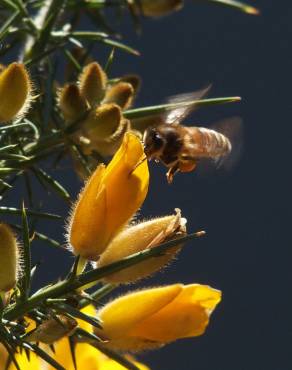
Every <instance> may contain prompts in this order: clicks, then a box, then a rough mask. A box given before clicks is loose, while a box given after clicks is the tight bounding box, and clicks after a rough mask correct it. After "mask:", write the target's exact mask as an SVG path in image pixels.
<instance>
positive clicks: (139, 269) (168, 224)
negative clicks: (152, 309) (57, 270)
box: [97, 209, 186, 284]
mask: <svg viewBox="0 0 292 370" xmlns="http://www.w3.org/2000/svg"><path fill="white" fill-rule="evenodd" d="M185 224H186V219H184V218H181V214H180V210H178V209H177V210H176V214H175V215H171V216H165V217H159V218H155V219H153V220H150V221H145V222H141V223H138V224H136V225H134V226H130V227H128V228H126V229H125V230H123V231H121V232H120V233H119V234H118V235H117V236H116V237H115V238H114V239H113V241H112V242H111V243H110V244H109V245H108V247H107V248H106V250H105V251H104V252H103V253H102V255H101V256H100V259H99V260H98V262H97V267H101V266H105V265H108V264H110V263H112V262H115V261H118V260H120V259H122V258H124V257H127V256H129V255H131V254H134V253H137V252H140V251H143V250H144V249H146V248H155V247H156V246H157V245H159V244H161V243H164V242H166V241H168V240H172V239H175V238H177V237H181V236H183V235H185V233H186V227H185ZM181 247H182V245H178V246H177V247H175V248H172V249H170V250H168V251H166V252H165V253H164V254H163V255H162V256H159V257H154V258H151V259H148V260H146V261H143V262H140V263H138V264H136V265H134V266H132V267H128V268H126V269H123V270H121V271H118V272H116V273H114V274H111V275H109V276H107V277H106V278H105V279H104V280H105V281H106V282H109V283H114V284H122V283H130V282H133V281H136V280H139V279H142V278H143V277H147V276H149V275H151V274H153V273H154V272H156V271H158V270H160V269H161V268H163V267H164V266H165V265H166V264H167V263H169V262H170V261H171V260H172V259H173V258H174V257H175V255H176V254H177V252H178V251H179V250H180V249H181Z"/></svg>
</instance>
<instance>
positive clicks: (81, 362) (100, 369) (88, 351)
mask: <svg viewBox="0 0 292 370" xmlns="http://www.w3.org/2000/svg"><path fill="white" fill-rule="evenodd" d="M82 312H84V313H86V314H87V315H91V316H93V315H94V314H95V308H94V307H93V306H87V307H86V308H84V309H82ZM77 321H78V324H79V327H81V328H82V329H84V330H86V331H88V332H92V327H91V325H89V324H88V323H86V322H85V321H82V320H77ZM54 348H55V353H53V352H52V350H51V349H49V348H48V347H46V346H43V347H42V349H43V350H45V351H46V352H47V353H48V354H49V355H50V356H51V357H52V358H53V359H54V360H56V361H57V362H58V363H59V364H60V365H61V366H63V367H64V368H65V369H66V370H75V367H74V362H73V359H72V356H71V350H70V345H69V341H68V338H62V339H61V340H59V341H57V342H56V343H55V344H54ZM75 356H76V362H77V368H78V370H126V368H125V367H123V366H121V365H120V364H118V363H117V362H116V361H114V360H112V359H110V358H108V357H107V356H105V355H104V354H103V353H101V352H100V351H99V350H98V349H96V348H94V347H93V346H91V345H90V344H87V343H77V344H76V347H75ZM7 357H8V356H7V352H6V350H5V348H4V347H3V346H2V345H1V344H0V370H4V369H5V364H6V360H7ZM15 357H16V360H17V362H18V364H19V366H20V369H21V370H28V369H29V370H42V369H46V370H54V369H55V368H54V367H52V366H51V365H49V364H47V363H46V362H45V361H44V360H42V359H41V358H40V357H37V356H36V355H35V354H34V353H30V361H28V359H27V357H26V354H25V352H24V351H22V352H21V353H18V354H16V356H15ZM129 360H131V361H133V363H134V364H135V365H136V366H138V368H139V369H140V370H149V368H148V367H147V366H145V365H143V364H141V363H139V362H137V361H135V360H134V359H132V358H129ZM8 370H16V367H15V365H14V364H11V365H10V366H9V368H8Z"/></svg>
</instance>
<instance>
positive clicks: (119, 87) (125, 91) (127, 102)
mask: <svg viewBox="0 0 292 370" xmlns="http://www.w3.org/2000/svg"><path fill="white" fill-rule="evenodd" d="M133 98H134V88H133V86H132V85H131V84H130V83H128V82H118V83H116V84H114V85H113V86H111V87H110V88H109V89H108V91H107V92H106V95H105V99H104V102H105V103H116V104H117V105H119V106H120V107H121V108H122V109H127V108H129V107H130V106H131V104H132V101H133Z"/></svg>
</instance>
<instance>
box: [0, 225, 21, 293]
mask: <svg viewBox="0 0 292 370" xmlns="http://www.w3.org/2000/svg"><path fill="white" fill-rule="evenodd" d="M18 248H19V247H18V244H17V240H16V238H15V236H14V234H13V232H12V231H11V229H10V228H9V227H8V226H7V225H4V224H0V261H1V269H0V291H4V292H7V291H9V290H10V289H12V288H13V287H14V286H15V284H16V280H17V275H18V272H19V271H18V270H19V264H20V263H19V251H18Z"/></svg>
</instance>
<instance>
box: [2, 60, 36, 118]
mask: <svg viewBox="0 0 292 370" xmlns="http://www.w3.org/2000/svg"><path fill="white" fill-rule="evenodd" d="M30 93H31V81H30V78H29V75H28V73H27V71H26V69H25V67H24V65H23V64H21V63H11V64H9V66H8V67H7V68H5V69H4V70H3V71H2V72H1V73H0V122H6V121H10V120H12V119H13V118H16V117H17V116H19V115H21V114H23V113H24V112H25V111H26V110H27V109H28V107H29V102H30Z"/></svg>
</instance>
